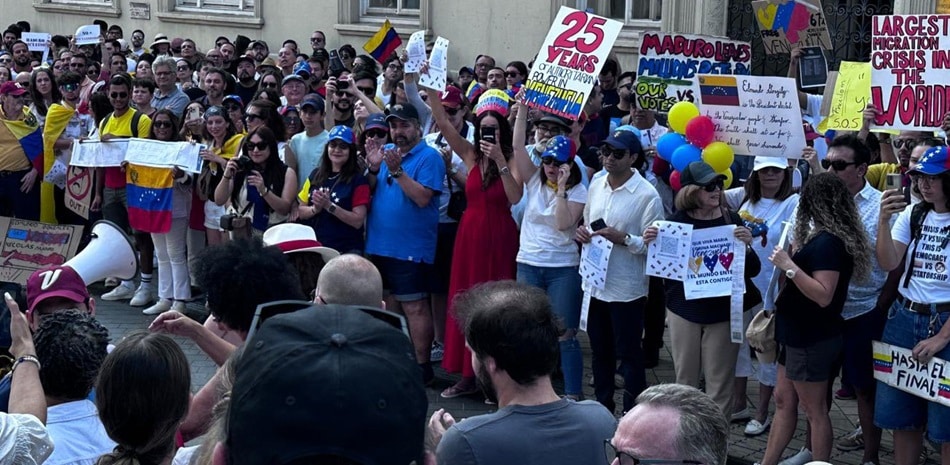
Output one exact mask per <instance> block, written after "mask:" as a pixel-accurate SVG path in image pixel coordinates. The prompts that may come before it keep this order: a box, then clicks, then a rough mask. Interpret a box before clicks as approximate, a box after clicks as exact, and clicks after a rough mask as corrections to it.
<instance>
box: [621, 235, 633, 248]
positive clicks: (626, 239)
mask: <svg viewBox="0 0 950 465" xmlns="http://www.w3.org/2000/svg"><path fill="white" fill-rule="evenodd" d="M632 243H633V236H631V235H630V234H627V235H626V236H624V238H623V245H625V246H627V247H630V244H632Z"/></svg>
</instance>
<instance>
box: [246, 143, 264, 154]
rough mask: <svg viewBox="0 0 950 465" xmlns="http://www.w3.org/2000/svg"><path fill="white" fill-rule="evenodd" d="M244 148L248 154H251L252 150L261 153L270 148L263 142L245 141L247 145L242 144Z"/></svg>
mask: <svg viewBox="0 0 950 465" xmlns="http://www.w3.org/2000/svg"><path fill="white" fill-rule="evenodd" d="M244 146H245V147H247V150H248V152H252V151H254V150H257V151H258V152H263V151H264V150H267V149H268V148H269V147H270V146H269V145H268V144H267V142H264V141H260V142H256V143H255V142H251V141H247V143H246V144H244Z"/></svg>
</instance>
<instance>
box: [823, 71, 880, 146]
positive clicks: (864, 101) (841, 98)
mask: <svg viewBox="0 0 950 465" xmlns="http://www.w3.org/2000/svg"><path fill="white" fill-rule="evenodd" d="M833 92H834V93H833V94H832V95H831V106H830V107H829V108H828V117H827V118H825V119H824V120H823V121H822V122H821V124H819V125H818V132H825V131H827V130H828V129H836V130H844V131H858V130H860V129H861V125H862V123H863V122H862V117H863V116H862V115H863V112H864V108H865V107H867V105H868V100H870V98H871V64H870V63H857V62H853V61H842V62H841V66H840V68H839V69H838V79H837V82H836V83H835V87H834V91H833Z"/></svg>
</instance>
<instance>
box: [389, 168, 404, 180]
mask: <svg viewBox="0 0 950 465" xmlns="http://www.w3.org/2000/svg"><path fill="white" fill-rule="evenodd" d="M389 175H390V176H392V177H394V178H398V177H400V176H402V168H398V169H396V170H394V171H390V172H389Z"/></svg>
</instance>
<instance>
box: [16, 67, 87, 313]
mask: <svg viewBox="0 0 950 465" xmlns="http://www.w3.org/2000/svg"><path fill="white" fill-rule="evenodd" d="M4 85H6V83H4ZM52 297H64V298H66V299H69V300H72V301H74V302H76V303H84V302H86V301H87V300H89V291H88V290H86V283H85V282H83V280H82V278H81V277H80V276H79V273H77V272H76V270H74V269H72V268H71V267H68V266H54V267H50V268H44V269H42V270H36V271H34V272H33V274H31V275H30V278H29V279H27V280H26V306H27V308H28V311H29V312H31V313H32V312H33V310H34V309H35V308H36V306H37V305H39V304H40V302H42V301H44V300H46V299H49V298H52Z"/></svg>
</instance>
